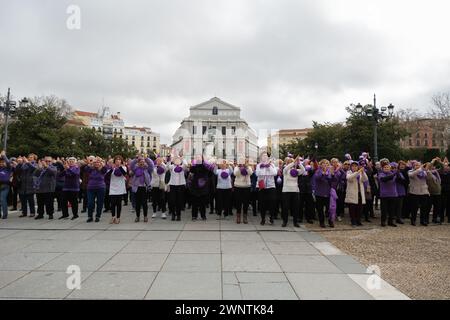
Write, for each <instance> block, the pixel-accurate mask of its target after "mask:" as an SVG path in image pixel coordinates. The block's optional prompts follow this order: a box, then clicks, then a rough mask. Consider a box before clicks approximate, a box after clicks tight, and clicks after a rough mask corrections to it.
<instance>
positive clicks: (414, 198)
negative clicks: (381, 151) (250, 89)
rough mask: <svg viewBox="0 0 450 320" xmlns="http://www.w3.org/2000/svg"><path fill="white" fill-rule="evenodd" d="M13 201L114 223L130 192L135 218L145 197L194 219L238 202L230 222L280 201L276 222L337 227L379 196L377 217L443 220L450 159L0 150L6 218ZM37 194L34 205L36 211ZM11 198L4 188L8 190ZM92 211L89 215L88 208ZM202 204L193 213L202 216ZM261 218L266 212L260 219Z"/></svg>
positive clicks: (357, 217)
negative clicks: (107, 217) (17, 153)
mask: <svg viewBox="0 0 450 320" xmlns="http://www.w3.org/2000/svg"><path fill="white" fill-rule="evenodd" d="M10 191H11V194H12V198H13V200H12V204H13V207H14V208H13V209H17V199H16V200H15V201H14V198H16V197H17V195H19V198H20V202H21V206H22V208H21V210H22V215H21V217H26V216H27V215H28V209H29V211H30V216H32V217H35V219H42V218H43V217H44V213H47V215H48V217H49V219H53V214H54V211H55V210H54V208H53V205H54V200H55V198H56V199H57V200H58V201H57V203H58V209H60V210H61V212H62V215H61V217H60V218H59V219H66V218H68V217H69V207H71V210H72V219H77V218H78V216H79V215H78V203H79V200H81V199H83V211H82V212H84V211H87V215H88V219H87V222H93V221H95V222H98V221H100V218H101V215H102V212H104V211H103V209H105V211H111V221H110V223H112V224H118V223H120V218H121V211H122V203H124V205H127V204H128V199H129V198H130V201H131V204H132V207H133V211H134V212H135V214H136V217H135V222H140V221H141V212H142V215H143V221H144V222H148V211H149V206H148V202H149V200H150V201H151V203H152V208H153V215H152V218H158V213H159V212H160V217H161V218H162V219H166V218H167V217H168V215H167V213H166V212H167V211H168V213H169V217H170V218H171V220H173V221H180V220H181V214H182V212H183V211H184V210H185V208H186V205H187V206H188V207H191V208H192V220H193V221H196V220H198V219H199V218H200V219H202V220H206V219H207V215H206V211H207V208H209V213H210V214H216V215H217V219H229V217H230V216H233V211H234V210H235V213H236V217H235V221H236V223H238V224H239V223H244V224H247V223H248V221H249V217H248V213H249V208H250V206H251V207H252V211H253V215H254V216H256V215H257V214H258V213H259V214H260V218H261V220H260V224H261V225H264V224H266V223H267V222H268V223H269V224H273V223H274V220H276V219H278V215H279V213H280V211H281V218H282V226H283V227H285V226H287V225H288V223H289V220H290V217H291V216H292V222H293V225H294V226H295V227H299V226H300V225H299V224H300V223H303V221H304V219H305V220H306V222H307V223H314V220H316V219H318V221H319V224H320V226H321V227H323V228H325V227H326V222H327V224H328V226H329V227H334V226H335V223H336V221H338V222H340V221H342V218H343V217H344V211H345V209H346V208H348V213H349V222H350V224H351V225H352V226H355V227H356V226H361V225H362V219H364V220H365V221H367V222H370V221H371V220H370V219H373V218H375V215H374V207H375V208H376V207H377V205H378V200H379V201H380V202H381V226H383V227H384V226H387V225H388V226H393V227H396V226H397V224H403V223H404V220H405V219H410V223H411V224H412V225H416V219H417V213H418V211H419V210H420V224H421V225H423V226H426V225H428V223H429V215H430V212H432V222H434V223H443V222H444V219H445V215H447V217H448V218H449V211H450V169H449V164H448V161H447V159H444V160H441V159H439V158H436V159H433V161H431V162H430V163H425V164H422V163H420V162H418V161H407V162H406V161H399V162H398V163H396V162H390V161H389V160H388V159H382V160H381V161H380V162H377V163H373V161H372V160H371V159H370V158H369V155H368V154H367V153H363V154H362V155H361V156H360V157H359V159H358V160H357V161H353V160H352V159H351V157H350V156H349V155H345V159H344V161H342V162H341V161H340V160H339V159H337V158H333V159H331V160H330V161H328V160H327V159H322V160H320V161H317V160H316V159H304V158H302V157H300V156H297V157H294V156H292V155H288V157H286V158H285V159H284V160H280V159H278V160H276V161H275V160H273V159H270V157H269V155H268V154H267V153H263V154H261V155H260V162H259V163H257V164H256V163H250V162H249V161H248V160H246V159H240V160H239V161H235V162H229V161H226V160H214V159H209V161H206V160H205V159H204V158H203V157H202V156H197V157H196V158H195V159H192V160H191V161H190V162H189V163H188V161H186V159H184V158H183V157H182V156H179V155H178V156H172V157H167V158H163V157H157V158H156V159H150V158H147V157H144V156H143V155H138V156H136V157H135V158H134V159H128V160H124V159H123V158H122V157H121V156H119V155H118V156H115V157H114V158H111V159H108V160H103V159H101V158H99V157H95V156H90V157H87V158H86V159H83V160H77V159H75V158H73V157H72V158H68V159H63V158H61V159H60V158H58V159H53V158H52V157H44V158H42V159H40V160H37V157H36V155H34V154H30V155H29V156H28V157H18V158H14V159H11V160H9V159H8V158H7V157H6V154H5V153H4V152H2V153H1V154H0V199H1V202H2V205H1V210H2V212H3V213H2V216H3V218H6V217H7V213H8V200H7V199H8V193H10ZM34 195H36V199H37V203H38V209H37V215H36V216H35V207H34ZM10 198H11V197H10ZM94 213H95V215H94ZM199 214H200V216H199ZM267 218H268V219H267Z"/></svg>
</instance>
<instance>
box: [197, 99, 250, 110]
mask: <svg viewBox="0 0 450 320" xmlns="http://www.w3.org/2000/svg"><path fill="white" fill-rule="evenodd" d="M214 106H216V107H218V108H219V109H220V110H234V111H240V110H241V108H239V107H236V106H234V105H232V104H231V103H228V102H225V101H222V100H220V99H219V98H217V97H214V98H211V99H209V100H208V101H205V102H202V103H200V104H197V105H195V106H192V107H190V108H189V109H190V110H212V108H213V107H214Z"/></svg>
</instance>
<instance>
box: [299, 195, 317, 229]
mask: <svg viewBox="0 0 450 320" xmlns="http://www.w3.org/2000/svg"><path fill="white" fill-rule="evenodd" d="M299 200H300V203H299V222H303V217H305V218H306V220H308V221H311V220H313V219H314V199H313V197H312V194H311V193H300V199H299Z"/></svg>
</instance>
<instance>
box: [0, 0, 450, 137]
mask: <svg viewBox="0 0 450 320" xmlns="http://www.w3.org/2000/svg"><path fill="white" fill-rule="evenodd" d="M71 4H75V5H78V6H79V8H80V9H81V28H80V29H79V30H69V29H68V28H67V25H66V22H67V19H68V18H69V16H70V14H67V12H66V10H67V7H68V6H69V5H71ZM449 12H450V1H448V0H428V1H423V0H417V1H415V0H414V1H411V0H409V1H406V0H405V1H403V0H402V1H400V0H377V1H363V0H340V1H339V0H319V1H318V0H272V1H257V0H226V1H215V0H176V1H173V0H158V1H155V0H150V1H149V0H142V1H137V0H136V1H133V0H129V1H112V0H95V1H92V0H72V1H65V0H59V1H53V0H46V1H40V0H29V1H22V0H14V1H13V0H8V1H7V0H1V11H0V40H1V46H0V93H1V94H5V93H6V90H7V88H8V87H9V86H10V87H11V89H12V92H13V94H14V95H15V96H16V97H18V98H20V97H23V96H36V95H49V94H54V95H57V96H59V97H61V98H65V99H66V100H67V101H68V102H69V104H70V105H71V106H73V107H74V108H75V109H82V110H87V111H97V110H98V108H99V107H100V106H101V104H102V99H103V98H104V101H105V104H106V105H108V106H109V107H110V108H111V110H112V111H113V112H117V111H120V112H121V113H122V115H123V117H124V119H125V120H126V123H127V124H136V125H145V126H149V127H151V128H152V129H153V130H154V131H157V132H159V133H161V142H162V143H165V142H171V136H172V134H173V133H174V131H175V130H176V128H177V127H178V126H179V123H180V121H181V119H182V118H183V117H186V116H187V115H188V114H189V109H188V107H189V106H192V105H195V104H198V103H200V102H203V101H205V100H208V99H210V98H211V97H213V96H218V97H219V98H221V99H222V100H225V101H227V102H229V103H232V104H234V105H237V106H240V107H241V108H242V113H241V114H242V117H243V118H244V119H246V120H247V121H248V122H249V124H250V125H251V126H252V127H253V128H254V129H256V130H257V131H258V130H260V129H269V130H270V129H278V128H303V127H310V126H311V122H312V120H317V121H320V122H324V121H342V120H344V119H345V117H346V112H345V107H346V106H347V105H348V104H350V103H352V102H355V103H357V102H361V103H363V104H366V103H370V102H371V101H372V96H373V93H374V92H376V93H377V97H378V99H377V101H378V103H379V105H388V104H389V103H391V102H392V103H393V104H394V105H395V106H396V107H399V108H417V109H419V110H420V111H426V110H427V108H428V107H429V106H430V98H431V95H432V94H433V93H436V92H441V91H450V76H449V75H450V42H449V41H448V37H449V30H450V19H449V18H448V13H449Z"/></svg>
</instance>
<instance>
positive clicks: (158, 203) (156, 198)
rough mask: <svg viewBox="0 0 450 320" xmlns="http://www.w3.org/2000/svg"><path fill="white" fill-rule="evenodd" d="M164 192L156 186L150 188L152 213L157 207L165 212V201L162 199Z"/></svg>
mask: <svg viewBox="0 0 450 320" xmlns="http://www.w3.org/2000/svg"><path fill="white" fill-rule="evenodd" d="M164 196H165V192H164V190H161V189H160V188H158V187H153V188H152V207H153V213H155V212H156V211H157V210H158V208H159V209H160V210H161V211H162V212H166V202H165V200H164Z"/></svg>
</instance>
